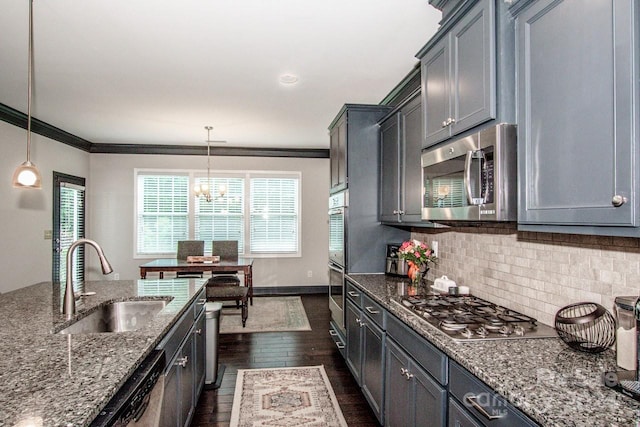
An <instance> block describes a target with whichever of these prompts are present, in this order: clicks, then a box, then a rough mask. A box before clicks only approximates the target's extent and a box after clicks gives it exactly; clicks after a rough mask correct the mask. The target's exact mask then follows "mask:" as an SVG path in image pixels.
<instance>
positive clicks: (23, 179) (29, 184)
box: [13, 160, 42, 188]
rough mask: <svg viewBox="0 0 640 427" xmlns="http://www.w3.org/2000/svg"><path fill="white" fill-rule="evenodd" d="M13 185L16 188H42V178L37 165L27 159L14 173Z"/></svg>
mask: <svg viewBox="0 0 640 427" xmlns="http://www.w3.org/2000/svg"><path fill="white" fill-rule="evenodd" d="M13 186H14V187H16V188H42V179H41V178H40V172H39V171H38V168H36V165H34V164H33V163H31V162H30V161H29V160H27V161H25V162H23V163H22V164H21V165H20V166H18V167H17V168H16V171H15V172H14V173H13Z"/></svg>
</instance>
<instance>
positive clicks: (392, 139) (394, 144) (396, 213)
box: [380, 91, 422, 224]
mask: <svg viewBox="0 0 640 427" xmlns="http://www.w3.org/2000/svg"><path fill="white" fill-rule="evenodd" d="M380 147H381V169H380V221H382V222H386V223H396V224H397V223H399V222H414V223H415V222H417V223H420V222H421V221H422V218H421V213H422V167H421V164H420V154H421V150H422V101H421V99H420V91H417V92H416V93H414V94H413V95H411V96H410V97H409V98H408V99H407V101H405V102H404V103H403V104H401V105H400V106H398V109H397V111H395V112H393V113H392V114H391V115H390V116H388V117H387V118H386V119H385V120H384V121H383V122H382V123H381V124H380Z"/></svg>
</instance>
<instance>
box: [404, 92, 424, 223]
mask: <svg viewBox="0 0 640 427" xmlns="http://www.w3.org/2000/svg"><path fill="white" fill-rule="evenodd" d="M401 114H402V136H403V138H402V139H403V149H402V159H403V161H402V200H401V203H400V209H401V210H402V212H403V214H402V216H401V217H400V219H401V221H404V222H420V221H422V165H421V161H420V156H421V154H422V153H421V152H422V139H421V135H422V103H421V101H420V97H416V98H415V99H413V100H412V101H410V102H409V103H408V104H407V105H406V106H405V107H404V108H402V111H401Z"/></svg>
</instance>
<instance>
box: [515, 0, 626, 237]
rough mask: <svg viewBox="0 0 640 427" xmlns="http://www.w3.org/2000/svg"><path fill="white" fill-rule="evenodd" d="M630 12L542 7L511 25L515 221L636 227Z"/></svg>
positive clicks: (618, 0)
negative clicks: (515, 110)
mask: <svg viewBox="0 0 640 427" xmlns="http://www.w3.org/2000/svg"><path fill="white" fill-rule="evenodd" d="M636 7H638V6H637V3H636V2H635V1H634V0H592V1H588V2H575V1H574V2H571V1H564V2H559V1H551V0H541V1H538V2H536V3H534V4H533V5H532V6H531V7H529V8H527V9H525V10H524V11H523V13H522V14H521V15H519V16H518V17H517V20H516V33H517V38H518V40H517V47H518V52H519V55H518V63H517V67H518V73H517V75H518V117H519V120H518V122H519V123H518V173H519V186H520V191H519V197H520V200H519V206H518V207H519V209H518V221H519V222H520V223H523V224H548V225H593V226H597V225H603V226H609V225H616V226H637V225H638V224H637V222H636V218H635V215H634V211H635V210H636V209H637V208H638V202H637V200H634V197H635V193H636V192H637V188H635V187H634V185H635V184H634V181H636V180H637V178H636V173H637V172H636V169H637V164H636V161H637V159H636V157H637V147H636V145H637V126H638V125H637V123H635V122H636V121H637V117H636V118H635V119H634V114H637V109H636V108H634V105H636V106H637V93H638V92H637V84H638V83H637V79H638V75H637V63H636V62H634V60H633V58H634V55H636V54H637V46H636V53H634V43H636V42H637V41H635V39H634V34H635V33H634V27H633V23H634V22H636V23H637V10H635V9H634V8H636ZM578 34H579V35H580V36H579V37H578V36H577V35H578ZM634 112H635V113H634ZM634 123H635V124H634ZM634 165H635V167H634ZM616 196H620V199H619V200H621V201H622V200H623V199H622V197H624V198H626V199H627V200H626V203H624V204H622V205H620V206H618V207H616V206H614V204H617V203H616V201H617V200H618V199H617V198H616Z"/></svg>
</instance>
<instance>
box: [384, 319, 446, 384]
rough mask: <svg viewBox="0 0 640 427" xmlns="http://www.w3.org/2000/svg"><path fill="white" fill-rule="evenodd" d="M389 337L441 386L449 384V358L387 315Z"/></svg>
mask: <svg viewBox="0 0 640 427" xmlns="http://www.w3.org/2000/svg"><path fill="white" fill-rule="evenodd" d="M386 326H387V335H388V336H390V337H391V338H393V339H394V340H395V342H397V343H398V344H400V345H401V346H402V348H404V350H405V351H406V352H407V353H409V354H410V355H411V357H413V358H414V359H415V360H416V361H417V362H418V363H419V364H420V365H421V366H422V368H423V369H424V370H425V371H427V372H428V373H429V375H431V376H432V377H434V378H435V379H436V380H437V381H438V382H439V383H440V384H442V385H446V384H447V360H448V358H447V356H445V354H444V353H443V352H441V351H440V350H438V349H437V348H435V347H434V346H433V344H431V343H430V342H428V341H427V340H425V339H424V338H422V337H421V336H420V335H418V334H416V333H415V332H414V331H412V330H411V329H409V328H408V327H407V326H405V325H404V324H403V323H402V322H401V321H400V320H398V319H397V318H396V317H394V316H392V315H390V314H388V313H387V320H386Z"/></svg>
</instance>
